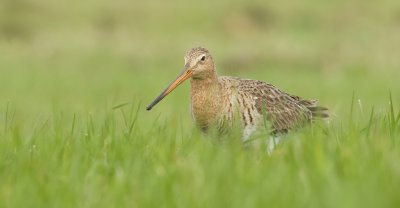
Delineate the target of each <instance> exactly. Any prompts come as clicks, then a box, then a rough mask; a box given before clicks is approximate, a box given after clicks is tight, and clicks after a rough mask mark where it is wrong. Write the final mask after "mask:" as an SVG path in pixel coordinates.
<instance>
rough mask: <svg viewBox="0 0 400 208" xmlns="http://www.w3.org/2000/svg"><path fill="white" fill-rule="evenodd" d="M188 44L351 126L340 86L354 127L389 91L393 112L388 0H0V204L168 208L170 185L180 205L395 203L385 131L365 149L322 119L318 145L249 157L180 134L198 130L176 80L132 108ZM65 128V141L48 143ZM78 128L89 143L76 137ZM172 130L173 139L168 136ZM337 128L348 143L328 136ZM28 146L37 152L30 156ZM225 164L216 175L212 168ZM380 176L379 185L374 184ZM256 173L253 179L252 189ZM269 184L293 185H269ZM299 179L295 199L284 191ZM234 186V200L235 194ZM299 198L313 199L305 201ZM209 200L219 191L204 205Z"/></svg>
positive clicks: (399, 65) (393, 28) (396, 54)
mask: <svg viewBox="0 0 400 208" xmlns="http://www.w3.org/2000/svg"><path fill="white" fill-rule="evenodd" d="M197 46H203V47H206V48H208V49H209V50H210V52H211V53H212V55H213V57H214V60H215V62H216V66H217V70H218V73H219V74H220V75H231V76H239V77H243V78H251V79H258V80H262V81H267V82H270V83H272V84H274V85H276V86H278V87H279V88H281V89H283V90H285V91H287V92H289V93H290V94H294V95H299V96H302V97H304V98H317V99H319V100H320V102H321V105H323V106H326V107H328V108H330V109H331V112H332V115H333V116H332V120H333V123H339V125H338V126H340V124H342V123H349V122H351V121H349V112H350V111H351V103H352V97H353V94H354V98H355V101H356V103H355V105H356V107H357V112H358V113H359V114H361V115H362V116H361V117H360V119H359V120H357V121H355V122H356V123H357V122H359V123H360V124H361V123H363V122H364V121H367V120H368V116H369V114H370V112H371V108H372V107H373V106H374V107H375V111H374V112H375V113H376V114H377V115H379V116H381V115H383V112H387V109H388V102H389V94H390V93H391V94H392V97H393V103H394V104H395V105H394V107H395V109H396V110H397V109H398V105H399V103H400V85H399V77H400V1H398V0H381V1H372V0H337V1H327V0H303V1H288V0H280V1H277V0H269V1H261V0H260V1H254V0H233V1H227V0H223V1H185V0H174V1H153V0H148V1H128V0H118V1H107V0H86V1H82V0H69V1H67V0H58V1H51V0H1V2H0V118H1V119H0V127H1V128H0V129H1V130H0V136H1V137H2V138H5V139H4V140H3V141H2V145H1V146H2V149H1V151H0V159H1V160H0V175H2V177H1V178H2V180H0V182H1V184H3V187H1V186H2V185H0V198H2V199H4V200H0V201H4V203H5V204H6V205H7V204H8V205H18V204H19V205H21V203H23V202H24V200H22V199H23V198H24V197H28V198H29V203H33V206H37V207H43V206H46V205H47V206H56V205H60V206H62V204H64V206H67V207H68V206H69V205H70V206H87V207H93V206H96V205H103V206H107V205H114V206H116V205H115V203H114V202H116V201H118V203H120V204H119V205H121V206H123V205H128V207H129V205H132V204H130V203H131V201H133V202H132V203H133V204H135V205H136V206H138V207H143V205H146V204H147V205H150V206H151V205H153V206H157V205H158V204H157V203H155V202H152V199H153V197H154V194H156V197H160V198H162V199H164V200H166V203H165V204H164V205H165V206H168V205H177V204H175V202H174V201H173V199H176V196H181V195H183V196H184V197H182V198H180V200H181V201H178V202H177V203H179V202H181V203H182V204H180V205H181V207H185V205H195V204H196V203H198V202H200V203H201V202H204V201H203V199H204V200H205V201H207V200H208V203H209V204H210V205H217V206H219V205H226V204H228V205H229V204H230V203H229V202H231V201H230V199H231V198H230V197H229V193H230V192H229V191H230V190H233V191H236V192H234V193H233V194H235V193H236V195H234V196H236V197H233V198H232V200H233V201H232V203H233V204H235V200H238V201H236V204H237V206H238V207H243V206H244V205H246V204H247V205H253V206H256V205H258V206H265V205H266V204H268V203H265V201H264V200H266V199H268V200H273V199H275V201H271V203H272V204H274V203H275V205H291V203H290V201H285V197H289V199H291V200H293V201H294V202H296V203H297V202H303V204H301V203H300V204H299V205H300V206H301V205H303V206H305V207H309V206H308V205H313V206H314V207H321V206H323V205H330V206H331V207H337V206H335V205H337V203H338V201H339V202H340V203H339V204H342V205H347V207H354V206H356V205H368V204H369V205H370V206H374V205H394V204H395V203H396V201H395V200H394V199H395V198H396V197H397V196H396V193H395V190H396V189H398V186H396V184H399V183H398V181H399V180H398V179H399V175H398V174H399V171H398V170H399V169H398V158H399V153H398V147H397V149H396V148H395V147H396V146H395V145H394V146H391V145H387V144H388V143H390V144H392V143H391V142H392V140H389V139H388V138H394V137H396V136H393V135H397V136H398V135H399V134H390V137H389V136H388V135H389V133H387V131H386V129H385V128H383V127H382V128H383V130H382V131H380V130H379V133H376V134H371V135H372V136H371V135H370V134H369V133H368V135H367V136H366V137H367V138H370V137H371V138H372V137H374V136H376V138H378V137H379V138H384V139H383V140H379V141H375V140H373V141H370V143H368V142H367V145H366V146H361V147H360V146H359V144H358V140H357V139H359V138H361V136H360V135H359V134H361V133H359V132H361V131H358V127H357V128H356V127H355V128H354V129H353V130H348V129H345V130H343V129H341V128H339V127H338V131H337V132H336V133H331V134H329V138H330V139H329V141H325V140H318V138H325V137H324V136H321V135H320V137H318V136H316V137H313V138H314V140H313V139H311V140H307V141H309V143H307V142H304V141H305V140H298V141H299V142H301V141H303V142H304V143H300V144H299V143H296V142H294V143H290V145H288V146H286V148H283V150H282V152H280V153H278V154H277V155H276V156H275V157H272V159H271V158H269V157H263V156H255V157H261V158H262V159H261V162H259V160H255V161H253V160H252V162H249V161H248V160H247V159H248V157H247V156H246V155H244V156H243V155H242V154H245V153H242V152H241V151H240V150H239V151H238V152H239V153H238V152H237V151H236V150H235V151H233V150H230V149H229V148H226V147H221V149H223V150H221V152H220V151H219V150H218V147H217V148H214V147H209V146H207V145H206V146H201V145H197V146H196V145H194V146H191V143H190V142H193V141H192V140H190V139H188V137H196V139H197V138H199V137H201V136H199V135H197V134H195V133H192V132H193V131H195V130H194V129H195V128H194V125H193V122H192V121H191V116H190V113H189V84H188V83H185V84H183V85H182V86H180V87H179V88H178V89H177V90H175V91H174V92H173V93H172V94H170V95H169V96H168V97H167V98H166V99H164V100H163V101H162V102H161V103H160V104H158V105H157V106H156V107H155V108H154V109H153V110H152V111H150V112H147V111H145V106H146V105H147V104H149V103H150V102H151V101H152V100H153V99H154V98H155V97H156V96H157V95H158V94H159V93H160V92H161V91H162V90H163V89H164V88H165V87H166V86H167V85H168V84H169V83H170V82H171V81H172V80H173V79H174V78H175V77H176V76H177V74H178V73H179V72H180V70H181V68H182V67H183V62H184V61H183V56H184V54H185V53H186V52H187V51H188V50H189V49H190V48H193V47H197ZM125 103H128V105H126V106H124V107H121V108H119V109H118V110H120V109H123V111H124V112H125V113H126V112H128V111H129V110H126V108H128V107H129V106H133V109H136V106H140V108H139V111H138V114H137V123H135V128H134V131H135V132H136V133H133V135H134V136H132V135H130V133H131V132H129V135H128V136H126V135H125V136H126V137H127V138H128V139H127V140H126V141H125V140H124V139H125V137H122V136H118V135H120V134H123V133H122V132H124V133H125V130H126V129H125V127H127V128H129V125H130V124H129V125H127V124H124V125H126V126H124V125H122V123H123V122H120V123H118V122H119V121H121V118H120V117H118V119H117V120H118V122H116V123H112V122H111V123H109V121H110V120H112V119H110V120H108V118H109V117H108V116H110V114H113V112H114V111H113V107H115V106H118V105H121V104H125ZM129 108H130V107H129ZM129 108H128V109H129ZM125 110H126V111H125ZM118 113H119V111H118V112H117V113H116V114H118ZM122 114H123V115H124V113H122ZM126 114H128V113H126ZM113 115H114V114H113ZM118 116H120V114H118ZM135 116H136V114H135ZM381 117H384V116H381ZM3 118H4V119H3ZM10 118H12V119H10ZM385 118H387V117H385ZM350 120H351V119H350ZM371 120H372V119H371ZM383 121H385V122H386V121H387V120H383ZM91 122H93V123H94V127H93V126H92V123H91ZM71 123H72V130H70V129H71ZM383 123H384V122H383ZM103 124H104V126H103ZM74 125H75V126H76V129H77V130H75V131H74ZM107 125H109V126H110V127H108V126H107ZM385 125H386V124H382V125H381V126H385ZM390 125H392V124H390ZM360 126H361V125H360ZM3 127H4V128H3ZM369 127H371V125H370V126H369ZM335 128H336V127H335ZM360 128H361V127H360ZM377 128H378V127H377ZM43 129H44V130H43ZM92 129H93V131H92ZM110 129H111V130H110ZM349 129H351V128H349ZM347 130H348V131H350V132H352V133H349V134H347V133H348V132H347ZM69 131H71V137H72V138H74V139H73V140H72V141H71V146H68V145H66V144H69V140H67V139H65V141H64V138H68V135H69V134H68V132H69ZM353 131H354V132H353ZM90 132H97V133H96V134H95V135H97V137H98V138H97V137H96V139H94V140H86V138H87V137H90V136H91V134H90ZM110 132H116V133H110ZM157 132H158V133H157ZM160 132H161V133H160ZM166 132H167V133H166ZM193 134H194V135H195V136H193ZM336 134H337V135H336ZM115 135H117V136H115ZM336 136H337V137H336ZM306 137H307V136H306ZM137 138H140V139H137ZM178 138H180V139H182V141H181V140H179V141H181V142H182V143H179V142H178V143H173V142H174V141H175V140H174V139H177V140H178ZM338 138H341V139H343V141H342V142H344V143H346V142H347V143H350V144H351V145H350V146H349V147H348V148H346V147H347V146H340V145H339V144H337V143H336V141H335V139H338ZM346 138H347V139H348V140H346ZM338 140H339V139H338ZM350 140H351V141H350ZM296 141H297V140H296ZM393 141H394V140H393ZM74 142H76V143H74ZM135 142H136V143H135ZM187 142H189V144H186V143H187ZM313 142H316V143H317V145H316V146H315V148H313V147H314V146H313V145H314V143H313ZM375 142H376V143H375ZM61 144H63V145H66V146H68V148H66V150H64V146H63V145H61ZM363 144H364V143H363ZM185 145H186V146H185ZM203 145H204V144H203ZM302 145H305V147H304V148H305V150H304V151H303V149H302V148H303V146H302ZM307 145H308V146H307ZM335 145H338V146H339V147H340V148H339V147H338V149H335V147H336V146H335ZM364 145H365V144H364ZM60 146H62V148H61V147H60ZM36 147H37V149H40V150H41V152H40V151H39V153H38V154H37V155H36V159H35V157H34V156H35V154H34V153H32V152H35V151H34V150H32V148H33V149H34V148H36ZM238 149H240V148H238ZM28 150H29V151H28ZM291 151H292V152H291ZM28 152H29V153H28ZM187 152H193V153H192V154H189V153H187ZM278 152H279V151H278ZM354 152H355V154H352V153H354ZM55 154H57V156H58V155H59V156H60V157H56V156H55ZM235 154H238V155H239V156H238V158H236V159H237V160H236V159H235V160H234V161H235V162H232V159H231V158H232V155H235ZM32 155H34V156H32ZM109 155H111V156H109ZM299 156H300V157H299ZM32 158H33V159H32ZM48 158H52V159H53V160H48V161H47V160H46V159H48ZM54 158H56V159H54ZM58 158H59V160H58ZM109 158H111V159H109ZM251 158H252V157H251V156H250V159H251ZM298 158H300V159H298ZM359 160H363V161H366V163H365V164H364V163H363V164H364V165H362V164H361V163H359ZM104 161H106V162H104ZM209 161H215V163H211V162H209ZM236 161H238V162H237V163H236ZM309 161H310V162H309ZM46 162H47V163H46ZM80 162H82V163H80ZM260 163H261V164H262V165H260ZM325 164H326V165H325ZM113 165H115V166H113ZM303 165H304V166H303ZM300 167H303V169H301V168H300ZM304 167H306V168H304ZM376 167H378V168H377V169H375V168H376ZM297 168H299V169H300V170H299V169H297ZM226 170H229V171H232V172H231V173H232V175H229V174H228V176H227V175H224V174H222V172H224V171H226ZM369 170H373V171H372V172H369ZM124 171H125V172H124ZM229 171H228V172H229ZM247 171H249V172H247ZM297 171H299V172H297ZM335 171H337V172H335ZM49 172H50V173H49ZM51 173H55V174H54V175H52V174H51ZM198 173H199V174H198ZM248 173H249V175H247V174H248ZM264 173H268V174H264ZM362 173H365V175H362ZM152 174H156V175H158V177H155V176H153V175H152ZM201 174H203V175H201ZM361 175H362V177H360V176H361ZM387 175H389V177H386V176H387ZM139 176H140V177H139ZM213 176H216V177H215V178H214V177H213ZM135 177H136V178H140V180H134V179H133V178H135ZM181 178H183V179H184V180H183V181H180V179H181ZM382 178H384V182H385V183H382V184H383V185H384V187H385V188H386V189H385V190H387V192H377V191H374V190H375V186H376V185H377V184H378V185H379V183H378V182H376V181H375V180H377V179H382ZM192 179H193V180H195V181H192ZM208 179H211V183H212V184H215V185H216V187H217V188H215V187H214V189H213V188H212V186H211V185H210V184H208V183H207V180H208ZM275 179H276V180H275ZM364 180H365V181H368V183H366V184H364ZM121 181H122V182H123V183H119V182H121ZM177 181H178V183H177V184H176V182H177ZM259 181H262V182H263V185H260V186H258V185H254V184H258V182H259ZM192 182H193V183H194V184H195V185H196V187H194V188H193V187H192V185H193V184H192ZM395 182H397V183H395ZM260 183H261V182H260ZM292 183H293V184H295V185H297V188H293V187H292ZM59 184H61V185H62V186H59ZM121 184H126V185H125V186H124V185H121ZM158 184H161V185H162V187H164V189H162V190H159V188H158ZM235 184H238V186H235ZM327 184H328V185H327ZM137 187H139V188H137ZM218 187H220V188H221V189H222V191H221V190H220V189H218ZM223 187H228V188H225V189H224V188H223ZM229 187H230V188H229ZM192 188H193V190H192ZM277 188H283V189H284V190H293V192H285V191H283V192H279V193H275V190H276V189H277ZM38 189H39V192H38ZM142 190H144V191H143V192H141V191H142ZM171 190H172V191H171ZM174 190H175V192H174ZM177 190H178V191H177ZM224 190H225V191H224ZM303 190H305V192H304V196H303V195H300V196H299V195H297V194H298V193H303ZM359 190H363V191H362V192H360V194H354V195H352V194H353V193H355V192H357V191H359ZM97 191H98V192H100V194H97ZM170 191H171V192H170ZM252 191H253V192H252ZM263 191H266V193H269V195H268V196H269V197H270V198H264V196H263ZM281 191H282V190H281ZM294 192H296V193H294ZM33 193H34V194H33ZM246 193H250V194H249V195H246V197H248V198H245V199H247V201H240V200H239V198H240V197H238V196H243V195H245V194H246ZM282 193H283V195H282ZM357 193H358V192H357ZM386 193H387V194H386ZM135 194H136V195H135ZM202 194H203V195H202ZM276 194H278V195H276ZM314 194H317V195H318V194H320V195H319V196H320V198H319V199H318V200H316V201H315V202H314V201H312V200H311V202H309V201H308V202H306V201H307V200H309V199H313V196H314ZM376 194H378V195H379V196H378V197H376V198H374V196H376ZM29 196H30V197H29ZM132 196H137V197H132ZM185 196H186V197H185ZM280 196H281V197H280ZM302 196H303V197H304V198H302ZM131 197H132V198H131ZM174 197H175V198H174ZM214 197H215V198H214ZM224 197H225V198H224ZM252 197H253V198H252ZM385 197H387V198H385ZM177 198H179V197H177ZM220 198H224V199H225V201H221V203H218V200H217V199H220ZM101 199H106V200H108V201H107V202H108V203H104V204H102V203H101ZM226 199H227V200H226ZM364 199H369V200H365V201H364ZM182 200H183V201H182ZM185 200H188V201H185ZM99 201H100V202H99ZM397 201H398V200H397ZM186 202H187V203H186ZM214 202H216V203H214ZM242 202H243V203H242ZM369 202H372V203H369ZM27 203H28V202H27ZM29 203H28V204H29ZM191 203H192V204H191ZM230 205H232V204H230ZM242 205H243V206H242ZM397 205H398V203H397ZM375 207H376V206H375Z"/></svg>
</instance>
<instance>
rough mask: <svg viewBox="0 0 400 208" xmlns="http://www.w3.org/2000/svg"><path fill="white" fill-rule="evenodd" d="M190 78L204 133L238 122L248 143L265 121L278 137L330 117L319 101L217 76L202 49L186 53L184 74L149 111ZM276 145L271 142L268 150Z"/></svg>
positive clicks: (195, 109)
mask: <svg viewBox="0 0 400 208" xmlns="http://www.w3.org/2000/svg"><path fill="white" fill-rule="evenodd" d="M189 78H191V80H190V84H191V90H190V97H191V112H192V115H193V118H194V120H195V121H196V124H197V125H198V126H199V127H200V128H201V129H202V130H203V131H204V132H207V130H208V129H209V128H212V127H213V128H216V129H218V130H219V131H220V132H224V131H226V130H227V129H229V127H232V126H233V125H234V121H235V120H236V121H237V120H238V121H240V123H241V126H242V128H243V136H242V140H243V141H246V140H248V139H249V137H250V135H251V134H252V133H253V132H255V131H256V130H257V129H259V128H262V126H264V125H263V122H264V121H265V120H267V121H268V122H269V125H270V129H271V135H279V134H283V133H286V132H288V131H289V130H292V129H296V128H298V127H302V126H304V125H306V124H307V123H310V122H311V121H313V120H314V119H315V118H326V117H328V116H329V115H328V111H327V108H324V107H319V106H317V100H305V99H302V98H300V97H298V96H293V95H290V94H288V93H286V92H283V91H282V90H280V89H278V88H276V87H275V86H273V85H271V84H269V83H266V82H262V81H258V80H251V79H241V78H236V77H229V76H218V75H217V73H216V70H215V65H214V61H213V58H212V56H211V54H210V53H209V51H208V50H207V49H205V48H202V47H197V48H193V49H191V50H190V51H189V52H187V53H186V55H185V66H184V69H183V70H182V72H181V73H180V74H179V76H178V77H177V78H176V79H175V81H173V82H172V83H171V84H170V85H169V86H168V87H167V88H166V89H165V90H164V91H163V92H162V93H161V94H160V95H159V96H158V97H157V98H156V99H155V100H154V101H153V102H152V103H151V104H150V105H149V106H148V107H147V108H146V109H147V110H151V109H152V108H153V107H154V106H155V105H156V104H157V103H158V102H160V101H161V100H162V99H163V98H164V97H165V96H167V95H168V94H169V93H170V92H172V91H173V90H174V89H175V88H176V87H178V86H179V85H180V84H181V83H182V82H184V81H185V80H187V79H189ZM264 118H266V119H264ZM270 141H271V140H270ZM274 144H275V142H273V143H272V144H271V143H269V147H268V148H269V150H271V148H272V149H273V148H274ZM271 145H272V147H271Z"/></svg>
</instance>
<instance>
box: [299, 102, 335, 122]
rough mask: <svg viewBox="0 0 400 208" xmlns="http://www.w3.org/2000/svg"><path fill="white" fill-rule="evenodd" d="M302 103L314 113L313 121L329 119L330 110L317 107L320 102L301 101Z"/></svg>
mask: <svg viewBox="0 0 400 208" xmlns="http://www.w3.org/2000/svg"><path fill="white" fill-rule="evenodd" d="M300 103H301V104H302V105H304V106H305V107H307V108H308V110H310V111H311V113H312V119H313V120H316V119H328V118H329V111H328V108H325V107H322V106H317V104H318V100H301V101H300Z"/></svg>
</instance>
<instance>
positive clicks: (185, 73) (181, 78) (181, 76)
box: [146, 65, 193, 110]
mask: <svg viewBox="0 0 400 208" xmlns="http://www.w3.org/2000/svg"><path fill="white" fill-rule="evenodd" d="M192 74H193V71H192V70H191V69H190V68H189V66H188V65H186V66H185V68H184V69H183V70H182V72H181V73H180V74H179V75H178V77H177V78H176V79H175V81H173V82H172V83H171V84H170V85H169V86H168V87H167V88H166V89H165V90H164V91H163V92H162V93H161V94H160V95H159V96H158V97H157V98H156V99H154V101H153V102H152V103H151V104H150V105H149V106H147V108H146V110H151V109H152V108H153V107H154V106H155V105H156V104H157V103H158V102H160V101H161V100H162V99H163V98H164V97H165V96H167V95H168V94H169V93H170V92H172V90H174V89H175V88H176V87H178V86H179V85H180V84H182V82H184V81H185V80H187V79H189V78H190V77H191V76H192Z"/></svg>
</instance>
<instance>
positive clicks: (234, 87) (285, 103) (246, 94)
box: [220, 76, 328, 134]
mask: <svg viewBox="0 0 400 208" xmlns="http://www.w3.org/2000/svg"><path fill="white" fill-rule="evenodd" d="M220 82H221V84H222V85H223V86H224V87H225V88H229V89H230V91H234V92H235V93H232V92H231V96H233V100H235V102H236V106H237V109H238V111H239V113H240V116H241V120H242V123H243V124H244V128H245V134H246V131H247V134H251V133H252V132H253V131H255V130H256V128H257V127H258V126H259V124H260V122H261V121H262V120H263V118H264V117H266V118H267V120H268V121H269V124H270V126H271V130H272V133H283V132H287V131H289V130H291V129H295V128H297V127H300V126H303V125H305V123H308V122H310V121H312V120H313V119H315V118H319V117H321V118H326V117H328V113H327V109H326V108H324V107H318V106H317V101H316V100H305V99H302V98H300V97H298V96H293V95H290V94H288V93H286V92H284V91H282V90H280V89H278V88H276V87H275V86H273V85H271V84H269V83H266V82H262V81H258V80H251V79H241V78H236V77H228V76H222V77H220ZM231 100H232V99H231ZM231 106H232V105H231Z"/></svg>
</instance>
